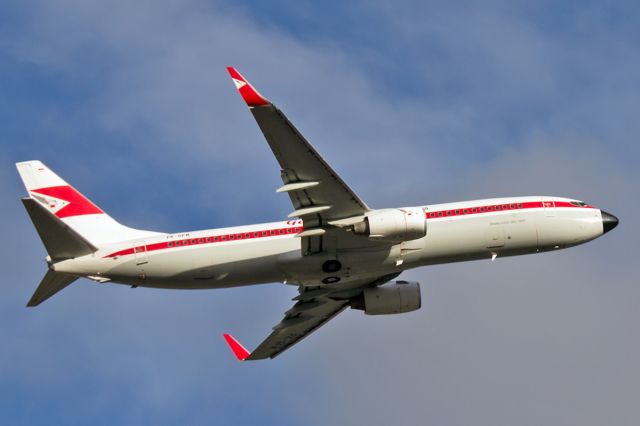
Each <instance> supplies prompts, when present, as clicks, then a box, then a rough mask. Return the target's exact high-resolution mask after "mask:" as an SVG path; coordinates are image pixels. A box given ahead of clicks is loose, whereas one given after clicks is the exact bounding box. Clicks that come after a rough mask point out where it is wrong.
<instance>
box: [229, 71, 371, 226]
mask: <svg viewBox="0 0 640 426" xmlns="http://www.w3.org/2000/svg"><path fill="white" fill-rule="evenodd" d="M227 70H228V71H229V74H230V75H231V78H232V80H233V82H234V84H235V85H236V88H237V89H238V91H239V92H240V94H241V95H242V98H243V99H244V100H245V102H246V103H247V105H248V106H249V109H250V110H251V113H252V114H253V117H254V118H255V119H256V121H257V122H258V126H260V130H262V133H263V134H264V136H265V138H266V139H267V142H268V143H269V146H270V147H271V150H272V151H273V154H274V155H275V157H276V159H277V160H278V163H279V164H280V168H281V176H282V181H283V183H284V185H283V186H282V187H280V188H279V189H278V190H277V192H286V193H287V194H289V197H290V198H291V202H292V203H293V208H294V211H293V212H292V213H291V214H290V215H289V217H300V218H302V219H304V225H305V231H304V234H303V235H302V237H305V236H318V235H322V234H323V233H324V230H323V229H322V227H323V226H325V225H327V224H328V223H329V222H332V221H337V220H340V219H345V218H350V217H354V216H360V215H362V214H364V213H365V212H366V211H368V210H369V208H368V207H367V205H366V204H365V203H364V201H362V200H361V199H360V198H359V197H358V196H357V195H356V193H355V192H353V190H352V189H351V188H349V186H348V185H347V184H346V183H345V182H344V181H343V180H342V179H341V178H340V176H338V174H337V173H336V172H335V171H334V170H333V169H332V168H331V167H330V166H329V164H327V162H326V161H324V159H323V158H322V157H321V156H320V154H318V152H317V151H316V150H315V149H314V148H313V146H311V144H310V143H309V142H307V140H306V139H305V138H304V136H302V134H301V133H300V132H299V131H298V130H297V129H296V128H295V127H294V126H293V124H291V122H290V121H289V120H288V119H287V117H286V116H285V115H284V114H283V113H282V111H280V110H279V109H278V108H276V107H275V106H274V105H273V104H272V103H271V102H269V101H268V100H267V99H266V98H265V97H264V96H262V95H261V94H260V93H258V91H257V90H255V89H254V88H253V86H251V84H249V82H248V81H247V80H246V79H245V78H244V77H243V76H242V75H240V73H239V72H238V71H236V70H235V68H232V67H228V68H227Z"/></svg>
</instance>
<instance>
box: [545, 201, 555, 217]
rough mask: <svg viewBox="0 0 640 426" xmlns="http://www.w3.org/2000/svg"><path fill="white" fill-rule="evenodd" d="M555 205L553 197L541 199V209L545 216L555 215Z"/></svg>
mask: <svg viewBox="0 0 640 426" xmlns="http://www.w3.org/2000/svg"><path fill="white" fill-rule="evenodd" d="M555 206H556V203H555V202H554V201H553V198H544V199H543V200H542V210H543V211H544V215H545V216H547V217H552V216H555V210H554V208H555Z"/></svg>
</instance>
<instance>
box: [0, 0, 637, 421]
mask: <svg viewBox="0 0 640 426" xmlns="http://www.w3.org/2000/svg"><path fill="white" fill-rule="evenodd" d="M638 9H639V7H638V5H637V4H636V3H634V2H623V1H620V2H615V1H614V2H607V3H606V4H605V3H602V2H590V1H581V2H573V1H567V2H562V3H561V4H559V3H558V2H553V1H541V2H525V1H509V2H506V1H505V2H502V1H489V2H482V4H481V5H480V4H478V3H477V2H465V1H460V2H447V3H446V4H440V3H439V2H429V1H428V2H418V1H397V2H393V5H390V4H387V3H386V2H376V1H373V2H363V1H362V2H358V1H356V2H348V3H345V2H333V1H331V2H322V3H316V2H294V1H284V0H283V1H275V2H269V3H265V2H252V1H244V2H242V1H241V2H237V1H236V2H225V1H211V2H206V1H197V0H188V1H178V0H165V1H150V0H148V1H147V0H143V1H139V2H133V3H132V2H125V1H112V2H97V1H77V0H63V1H59V2H55V4H54V3H51V2H44V1H33V2H20V1H11V0H10V1H8V2H4V3H3V4H2V6H0V123H2V126H0V165H1V167H0V194H2V196H3V198H4V199H5V200H6V202H5V209H4V213H3V217H2V218H3V220H2V233H3V235H4V241H5V244H3V245H2V246H1V248H0V254H1V256H0V259H1V260H0V264H1V266H2V269H3V271H4V273H5V279H4V280H2V282H3V284H2V286H3V289H2V290H3V291H2V295H3V297H1V298H0V321H1V322H0V323H1V324H2V326H0V339H1V340H2V342H3V349H2V350H1V351H0V422H1V423H3V424H86V423H89V422H91V423H92V424H114V423H118V424H139V423H141V422H145V423H155V424H175V423H177V422H181V423H186V424H211V423H214V424H246V423H252V424H253V423H258V422H259V423H261V424H278V425H282V424H285V425H286V424H300V423H302V422H304V423H310V424H318V425H323V424H328V423H332V424H350V423H356V424H358V423H365V422H366V423H368V424H374V425H376V424H380V425H382V424H392V423H393V424H416V423H425V424H442V425H468V424H475V425H492V426H496V425H513V424H519V425H540V424H549V425H564V424H581V425H602V424H616V425H635V424H637V422H638V416H639V414H638V411H637V407H638V406H639V405H640V391H639V390H638V386H637V383H638V382H639V381H640V366H639V365H638V360H639V359H640V343H639V342H638V339H637V331H636V326H637V324H638V323H639V322H640V310H638V309H637V307H638V301H639V300H640V289H639V288H638V285H637V272H636V270H635V268H634V265H635V257H636V256H635V253H634V250H633V248H634V247H635V242H636V241H635V239H636V236H637V235H638V232H639V231H640V229H639V227H638V225H637V224H636V223H634V222H633V220H632V218H633V212H635V211H637V209H638V208H640V205H639V204H640V202H639V201H638V200H639V199H640V197H639V196H640V193H639V192H640V191H639V189H638V185H637V182H638V180H639V178H640V175H639V172H638V168H637V158H638V156H639V154H640V152H639V151H640V150H639V149H638V143H637V140H638V139H639V138H640V121H639V120H638V119H637V114H638V111H640V85H639V84H638V78H637V76H638V75H640V48H639V46H638V40H640V34H639V33H640V25H639V24H640V22H639V20H640V18H639V17H640V13H639V12H640V10H638ZM227 65H235V66H237V67H238V68H239V69H240V71H241V72H243V73H244V74H245V76H246V77H247V78H248V79H249V80H250V81H252V83H254V84H255V85H256V86H257V87H258V88H259V90H260V91H261V92H262V93H263V94H265V95H266V96H267V97H269V98H270V99H271V100H272V101H273V102H275V103H276V104H277V105H278V106H279V107H281V108H282V109H283V110H284V111H285V112H286V113H287V115H288V116H289V118H290V119H291V120H292V121H293V122H294V123H295V124H296V125H297V126H298V128H299V129H300V130H301V131H302V132H303V133H304V134H305V135H306V136H307V138H308V139H309V140H310V141H311V142H312V143H313V144H314V145H315V146H316V148H317V149H318V150H319V151H320V152H321V153H322V154H323V155H324V156H325V158H326V159H327V160H328V161H329V162H330V163H331V164H332V165H333V166H334V167H335V168H336V169H337V170H338V171H339V172H340V174H341V175H342V176H343V177H344V179H345V180H346V181H347V182H349V184H350V185H351V186H352V187H353V188H354V189H355V190H356V191H357V192H358V194H359V195H360V196H361V197H362V198H363V199H364V200H366V201H367V203H368V204H369V205H371V206H374V207H388V206H397V205H411V204H427V203H437V202H447V201H455V200H462V199H473V198H484V197H491V196H499V195H535V194H545V195H558V196H570V197H574V198H578V199H582V200H585V201H588V202H590V203H593V204H595V205H597V206H600V207H602V208H604V209H605V210H607V211H610V212H612V213H614V214H616V215H618V216H619V217H620V219H621V225H620V227H619V228H618V229H616V230H615V231H614V232H612V233H610V234H608V235H607V236H606V237H605V238H602V239H599V240H596V241H594V242H592V243H590V244H587V245H585V246H581V247H577V248H574V249H570V250H567V251H563V252H558V253H553V254H543V255H538V256H528V257H522V258H514V259H502V260H500V259H499V260H498V261H496V262H494V263H490V262H475V263H468V264H458V265H446V266H437V267H432V268H423V269H419V270H414V271H409V272H407V273H405V274H403V277H404V278H407V279H415V280H418V281H420V282H421V283H422V287H423V297H424V302H423V308H422V309H421V310H420V311H418V312H416V313H412V314H407V315H399V316H391V317H386V318H373V317H365V316H364V315H362V314H361V313H360V312H355V311H354V312H351V311H349V312H345V313H344V314H342V315H341V316H340V317H339V318H337V319H336V320H334V321H332V322H331V323H330V324H328V325H327V326H326V327H323V328H322V329H321V330H320V331H319V332H317V333H316V334H314V335H313V336H312V337H310V338H309V339H307V340H305V342H304V343H303V344H301V345H299V346H296V347H295V348H294V349H292V350H290V351H288V352H286V353H285V354H283V355H282V356H281V357H279V358H277V359H275V360H273V361H269V362H258V363H246V364H244V363H238V362H236V361H235V359H234V358H233V356H232V355H231V354H230V353H229V351H228V349H227V347H226V346H225V344H224V341H223V340H222V338H221V333H223V332H228V331H230V332H233V333H234V334H236V335H237V336H238V337H239V338H240V339H241V340H242V341H243V343H246V345H247V346H248V347H253V346H255V345H256V344H258V343H259V342H260V341H261V340H262V339H263V338H264V337H265V336H266V335H267V334H268V332H269V330H270V328H271V326H272V325H274V324H275V323H277V322H278V321H279V320H280V317H281V314H282V312H284V311H285V310H286V309H287V308H288V305H289V303H290V300H289V299H290V298H291V297H292V296H293V295H294V294H295V289H294V288H292V287H288V286H283V285H281V284H271V285H264V286H254V287H247V288H238V289H225V290H216V291H200V292H195V291H194V292H177V291H159V290H150V289H141V288H138V289H135V290H133V289H129V288H127V287H124V286H122V287H121V286H109V285H100V284H97V283H93V282H89V281H79V282H77V283H76V284H74V285H73V286H71V287H69V288H68V289H66V290H65V291H64V292H62V293H61V294H59V295H57V296H56V297H54V298H53V299H51V300H49V301H47V302H46V303H45V304H43V305H41V306H39V307H38V308H35V309H26V308H25V307H24V305H25V303H26V301H27V300H28V299H29V297H30V296H31V293H32V292H33V290H34V289H35V287H36V285H37V283H38V281H39V280H40V278H41V276H42V275H43V273H44V270H45V264H44V261H43V258H44V256H45V255H46V254H45V252H44V249H43V247H42V245H41V243H40V241H39V240H38V237H37V235H36V233H35V232H34V230H33V229H32V227H31V224H30V222H29V219H28V217H27V216H26V214H25V212H24V211H23V208H22V206H21V203H20V202H19V198H20V197H21V196H23V194H24V189H23V187H22V185H21V182H20V181H19V178H18V176H17V173H16V172H15V168H14V166H13V163H15V162H16V161H22V160H30V159H40V160H42V161H44V162H45V163H47V164H48V165H49V166H50V167H52V168H53V169H54V170H56V171H58V172H59V173H60V174H61V175H62V176H63V177H64V178H65V179H67V180H68V181H69V182H71V183H72V184H74V185H75V186H76V187H77V188H78V189H80V190H81V191H82V192H83V193H85V194H86V195H88V196H89V197H90V198H91V199H92V200H93V201H95V202H96V203H97V204H98V205H100V206H101V207H102V208H103V209H104V210H106V211H108V212H109V213H110V214H111V215H112V216H114V217H115V218H117V219H118V220H119V221H121V222H124V223H126V224H128V225H131V226H135V227H141V228H150V229H158V230H167V231H178V230H186V229H202V228H211V227H218V226H228V225H239V224H244V223H256V222H262V221H265V222H266V221H272V220H278V219H280V218H282V217H284V216H285V215H286V214H287V213H288V212H289V211H290V205H289V202H288V199H286V197H283V196H279V195H278V194H275V193H274V189H275V188H277V187H278V186H279V185H280V184H281V183H280V179H279V173H278V168H277V163H276V162H275V160H274V159H273V158H272V155H271V153H270V151H269V149H268V147H267V145H266V143H265V141H264V140H263V137H262V135H261V134H260V132H259V130H258V128H257V126H256V125H255V123H254V122H253V119H252V117H251V115H250V114H249V112H248V111H247V110H246V107H245V106H244V105H243V103H242V100H241V99H240V98H239V96H238V95H237V93H236V91H235V89H234V87H233V85H232V83H231V82H230V81H229V78H228V76H227V74H226V71H225V66H227Z"/></svg>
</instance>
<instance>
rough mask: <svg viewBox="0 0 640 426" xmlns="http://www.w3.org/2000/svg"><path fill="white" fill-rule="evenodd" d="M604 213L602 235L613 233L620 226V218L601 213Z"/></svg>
mask: <svg viewBox="0 0 640 426" xmlns="http://www.w3.org/2000/svg"><path fill="white" fill-rule="evenodd" d="M600 213H602V233H603V234H606V233H607V232H609V231H611V230H612V229H613V228H615V227H616V226H618V218H617V217H615V216H614V215H612V214H610V213H607V212H605V211H602V210H601V211H600Z"/></svg>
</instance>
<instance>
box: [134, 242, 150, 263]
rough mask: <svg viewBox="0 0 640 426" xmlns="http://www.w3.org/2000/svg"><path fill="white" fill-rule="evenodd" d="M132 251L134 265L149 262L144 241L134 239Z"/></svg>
mask: <svg viewBox="0 0 640 426" xmlns="http://www.w3.org/2000/svg"><path fill="white" fill-rule="evenodd" d="M133 253H134V256H135V259H136V265H144V264H146V263H149V259H148V258H147V245H146V243H145V242H144V241H136V243H135V246H134V249H133Z"/></svg>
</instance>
